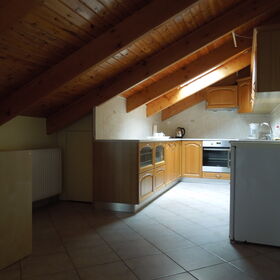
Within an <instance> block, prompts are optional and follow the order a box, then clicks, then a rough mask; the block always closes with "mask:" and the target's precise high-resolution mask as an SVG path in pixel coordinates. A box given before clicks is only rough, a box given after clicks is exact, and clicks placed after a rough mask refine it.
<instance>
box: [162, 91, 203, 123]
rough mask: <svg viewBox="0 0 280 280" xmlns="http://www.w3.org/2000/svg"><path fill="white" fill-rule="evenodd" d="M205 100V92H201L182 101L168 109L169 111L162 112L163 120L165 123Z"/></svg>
mask: <svg viewBox="0 0 280 280" xmlns="http://www.w3.org/2000/svg"><path fill="white" fill-rule="evenodd" d="M177 91H178V90H177ZM204 100H205V91H204V90H201V91H199V92H197V93H195V94H193V95H191V96H188V97H187V98H185V99H183V100H181V101H180V102H178V103H176V104H174V105H172V106H170V107H168V108H167V109H165V110H163V111H162V112H161V120H162V121H165V120H166V119H168V118H171V117H172V116H174V115H177V114H178V113H180V112H183V111H184V110H186V109H188V108H190V107H192V106H194V105H196V104H198V103H200V102H202V101H204Z"/></svg>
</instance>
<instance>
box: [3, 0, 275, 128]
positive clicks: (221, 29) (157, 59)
mask: <svg viewBox="0 0 280 280" xmlns="http://www.w3.org/2000/svg"><path fill="white" fill-rule="evenodd" d="M174 3H175V2H174ZM279 8H280V2H279V1H278V0H271V1H267V0H258V1H255V0H247V1H242V3H240V4H238V5H236V6H235V7H233V8H232V9H231V10H229V11H228V12H226V13H224V14H223V15H222V16H220V17H217V18H216V19H214V20H212V21H211V22H209V23H207V24H206V25H205V26H203V27H201V28H199V29H197V30H196V31H193V32H192V33H191V34H189V35H187V36H185V37H184V38H183V39H181V40H179V41H177V42H176V43H173V44H172V45H170V46H169V47H167V48H165V49H163V50H162V51H160V52H159V53H157V54H156V55H154V56H151V57H150V58H148V59H147V60H145V61H143V63H141V64H137V65H136V66H135V67H133V68H131V69H129V71H125V72H123V73H122V74H120V75H118V76H117V77H115V79H113V80H112V79H111V80H110V81H109V82H108V83H107V84H105V85H103V86H102V87H100V88H97V89H92V90H90V91H89V92H88V93H87V94H85V95H84V96H83V97H81V98H80V99H79V100H77V101H76V102H74V103H73V104H70V105H68V106H66V107H64V108H63V109H61V110H60V111H58V112H56V113H54V114H53V115H51V116H50V117H49V118H48V120H47V130H48V132H49V133H51V132H54V131H57V130H59V129H61V128H63V127H64V126H66V125H68V124H70V123H72V122H74V121H75V120H77V119H79V118H81V117H83V116H84V115H86V114H88V113H89V112H90V111H91V110H92V108H93V107H94V106H98V105H100V104H102V103H103V102H105V101H106V100H108V99H110V98H112V97H114V96H116V95H119V94H121V93H123V92H124V91H126V90H128V89H130V88H132V87H133V86H136V85H137V84H139V83H141V82H143V81H146V80H147V79H149V78H151V77H152V76H153V75H155V74H157V73H158V72H160V71H163V70H165V69H166V68H168V67H169V66H171V65H172V64H175V63H178V62H179V61H180V60H182V59H184V58H186V57H188V56H190V55H193V54H195V53H196V52H197V51H198V50H200V49H201V48H203V47H205V46H207V45H210V44H211V43H212V42H213V41H215V40H218V39H220V38H222V37H223V36H225V35H227V34H229V33H230V32H231V31H232V30H235V29H237V28H238V27H240V26H242V25H244V24H245V23H247V22H248V21H250V20H252V19H255V18H256V17H259V16H260V15H262V14H264V13H267V11H269V10H271V9H275V10H278V9H279ZM0 120H1V116H0Z"/></svg>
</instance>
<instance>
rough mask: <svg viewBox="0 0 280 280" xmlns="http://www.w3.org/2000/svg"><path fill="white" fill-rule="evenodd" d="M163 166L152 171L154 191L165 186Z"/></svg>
mask: <svg viewBox="0 0 280 280" xmlns="http://www.w3.org/2000/svg"><path fill="white" fill-rule="evenodd" d="M165 171H166V168H165V165H162V166H160V167H157V168H155V170H154V190H155V191H157V190H158V189H160V188H162V187H163V186H164V185H165V178H166V172H165Z"/></svg>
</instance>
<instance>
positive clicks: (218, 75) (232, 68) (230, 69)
mask: <svg viewBox="0 0 280 280" xmlns="http://www.w3.org/2000/svg"><path fill="white" fill-rule="evenodd" d="M250 63H251V50H249V51H248V50H246V51H245V52H243V53H242V54H240V55H238V56H237V57H236V56H234V58H233V59H232V60H230V61H228V62H226V63H225V64H223V65H221V66H219V67H218V68H216V69H214V70H212V71H210V72H209V73H207V74H205V75H204V76H202V77H200V78H198V79H197V80H195V81H193V82H191V83H189V84H188V85H186V86H184V87H182V88H181V89H175V90H171V91H170V92H168V93H167V94H165V95H163V96H161V97H159V98H157V99H155V100H153V101H151V102H150V103H148V104H147V116H151V115H154V114H156V113H158V112H160V111H162V110H164V109H166V108H168V107H170V106H172V105H174V104H176V103H177V102H179V101H181V100H183V99H185V98H186V97H188V96H190V95H192V94H194V93H196V92H198V91H200V90H202V89H204V88H206V87H209V86H211V85H213V84H214V83H216V82H218V81H220V80H222V79H224V78H226V77H228V76H229V75H231V74H233V73H235V72H237V71H239V70H241V69H243V68H245V67H246V66H248V65H250ZM209 70H210V69H209Z"/></svg>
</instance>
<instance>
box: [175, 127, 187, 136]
mask: <svg viewBox="0 0 280 280" xmlns="http://www.w3.org/2000/svg"><path fill="white" fill-rule="evenodd" d="M185 133H186V130H185V129H184V128H183V127H177V128H176V132H175V137H176V138H183V137H184V135H185Z"/></svg>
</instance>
